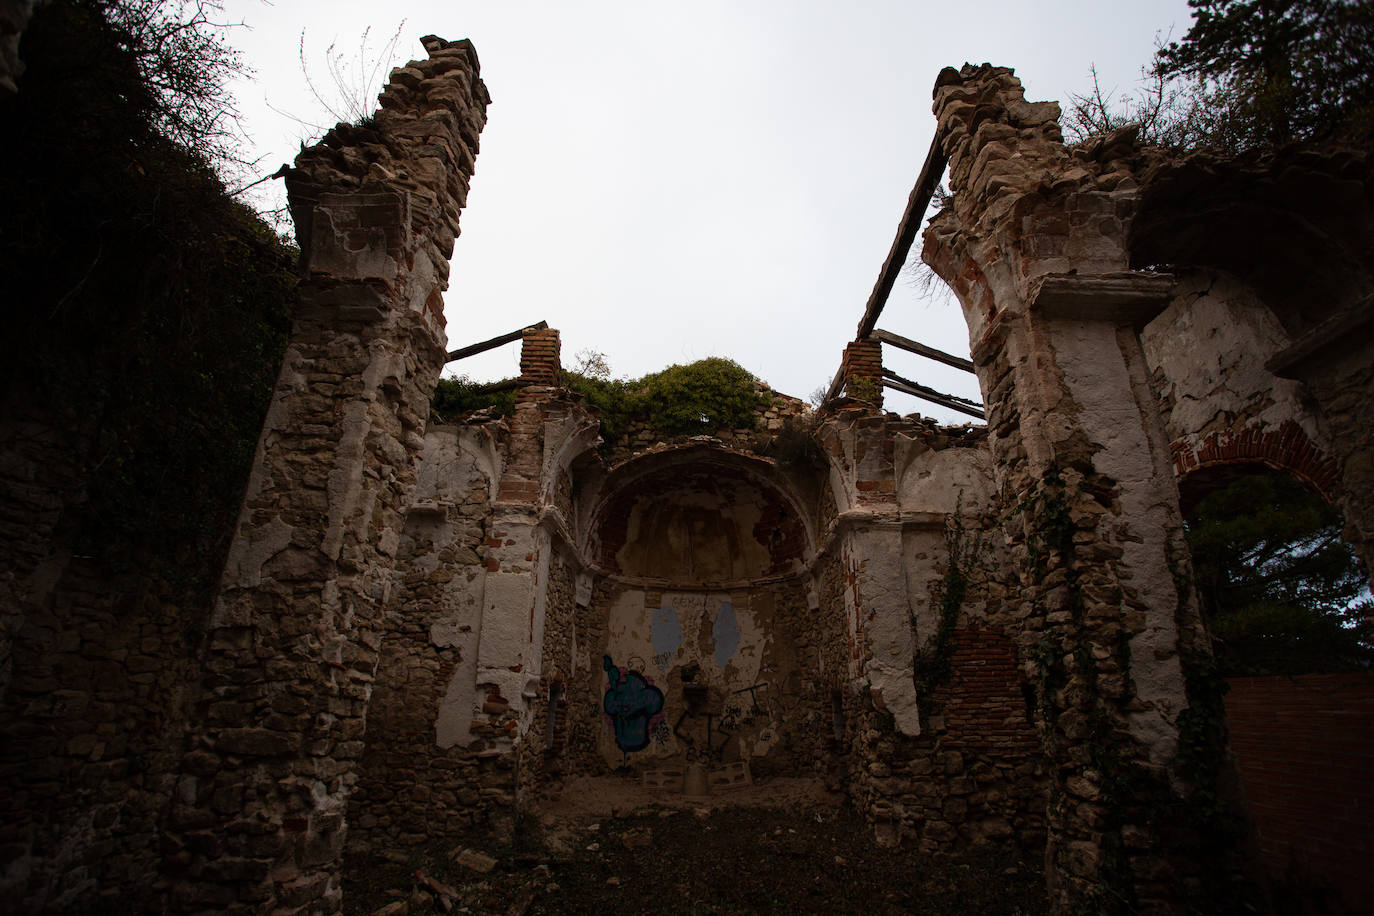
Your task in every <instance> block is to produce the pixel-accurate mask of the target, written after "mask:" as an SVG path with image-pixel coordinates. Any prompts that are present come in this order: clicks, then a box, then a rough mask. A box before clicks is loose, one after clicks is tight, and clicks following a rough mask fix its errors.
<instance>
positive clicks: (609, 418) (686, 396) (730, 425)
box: [434, 354, 767, 446]
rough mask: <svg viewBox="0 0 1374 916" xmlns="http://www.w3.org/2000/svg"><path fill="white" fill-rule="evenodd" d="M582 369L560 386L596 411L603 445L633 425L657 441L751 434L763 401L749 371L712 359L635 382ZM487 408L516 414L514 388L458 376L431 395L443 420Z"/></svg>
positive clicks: (567, 376) (598, 369)
mask: <svg viewBox="0 0 1374 916" xmlns="http://www.w3.org/2000/svg"><path fill="white" fill-rule="evenodd" d="M598 355H599V354H598ZM583 368H591V369H592V371H590V372H586V371H584V372H578V371H565V372H564V373H563V376H562V379H561V381H562V384H563V386H564V387H566V388H568V389H569V390H570V391H574V392H576V393H577V394H580V395H581V396H582V397H583V398H584V399H585V401H586V403H587V404H588V405H589V406H591V407H594V408H596V409H597V410H598V411H600V413H601V437H602V439H603V440H604V441H605V443H606V444H607V446H610V445H614V444H615V443H617V442H619V441H621V439H622V438H623V437H624V435H625V433H626V432H628V430H629V428H630V425H631V424H632V423H633V422H635V421H636V420H643V421H644V422H645V423H646V424H647V426H648V428H649V429H650V430H652V431H653V432H654V433H656V434H658V435H662V436H683V435H698V434H702V433H710V432H715V431H716V430H721V429H753V428H754V424H755V422H756V421H757V416H756V414H755V411H756V410H758V408H760V407H762V406H765V404H766V400H767V399H766V396H765V395H763V394H761V393H760V392H759V382H758V379H756V378H755V377H754V376H753V375H752V374H750V373H749V371H748V370H746V369H745V368H744V367H742V366H740V365H739V364H738V363H736V362H734V361H733V360H729V359H724V358H721V357H717V356H712V357H707V358H706V359H700V360H697V361H696V362H694V363H687V364H686V365H674V366H669V367H668V368H667V369H664V370H662V371H660V372H653V373H650V374H649V375H646V376H644V377H642V378H638V379H615V378H610V377H609V372H608V371H606V370H605V367H604V360H603V361H602V362H601V364H600V366H599V367H597V366H591V367H587V366H584V367H583ZM508 381H514V380H508ZM497 384H498V385H500V384H502V383H497ZM486 407H492V408H495V409H496V411H497V412H498V413H501V414H503V415H506V416H509V415H510V414H511V413H513V412H514V410H515V392H514V389H501V390H495V386H482V385H476V384H474V383H473V382H472V381H471V380H469V379H467V378H466V377H459V378H453V379H444V380H442V381H441V382H440V383H439V388H438V390H437V391H436V392H435V397H434V410H435V412H436V413H438V414H439V415H440V416H441V417H443V418H445V419H452V418H454V417H457V416H458V415H460V414H462V413H464V412H467V411H471V410H478V409H481V408H486Z"/></svg>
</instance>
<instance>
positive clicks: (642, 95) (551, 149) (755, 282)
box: [225, 0, 1189, 422]
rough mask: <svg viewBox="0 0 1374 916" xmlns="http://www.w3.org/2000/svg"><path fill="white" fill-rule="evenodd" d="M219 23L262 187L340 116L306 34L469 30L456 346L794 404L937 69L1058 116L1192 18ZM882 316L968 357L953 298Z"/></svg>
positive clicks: (874, 269)
mask: <svg viewBox="0 0 1374 916" xmlns="http://www.w3.org/2000/svg"><path fill="white" fill-rule="evenodd" d="M225 12H226V15H227V17H228V18H229V19H232V20H235V21H238V20H241V21H242V22H243V23H244V25H245V28H242V29H236V30H234V31H233V32H232V33H231V41H232V42H233V44H234V45H235V46H236V47H238V48H239V49H240V50H242V52H243V55H244V60H245V62H246V63H247V64H248V65H249V66H250V67H251V68H252V69H253V70H254V71H255V75H254V78H253V80H252V81H251V82H249V83H245V84H243V85H240V86H239V87H238V90H237V95H238V99H239V107H240V109H241V111H242V113H243V114H244V115H245V118H246V126H247V129H248V131H249V133H250V135H251V137H252V140H253V141H254V142H255V147H256V148H255V150H254V151H253V152H252V155H253V156H257V157H260V174H267V173H269V172H272V171H274V170H275V169H276V167H277V166H278V165H280V164H281V163H282V162H285V161H288V160H290V159H291V158H292V157H293V156H294V155H295V153H296V152H297V151H298V149H299V144H300V143H301V142H302V141H306V142H310V140H311V139H313V138H312V137H311V136H310V131H309V130H308V129H307V128H304V127H302V126H301V125H300V124H299V123H297V122H296V121H293V120H291V119H290V118H289V117H286V116H284V115H282V114H279V113H277V112H274V111H273V110H272V109H277V110H278V111H282V112H289V113H291V114H292V115H295V116H296V117H297V118H300V119H302V120H305V121H308V122H316V123H320V122H327V121H332V119H331V118H329V117H328V115H326V114H324V113H323V111H322V106H321V104H320V103H319V102H318V101H316V100H315V99H314V98H313V97H312V96H311V94H310V93H309V91H308V89H307V88H306V86H305V80H304V77H303V76H302V72H301V64H300V55H299V52H298V49H299V46H300V45H301V42H302V32H304V46H305V51H306V59H307V62H308V63H309V65H310V68H311V73H312V75H313V76H314V77H315V79H316V82H317V83H328V81H329V80H328V76H327V70H326V68H325V57H326V54H325V49H326V48H327V47H328V46H329V45H330V44H331V43H335V46H336V50H337V51H339V52H341V53H343V54H344V55H345V57H348V58H356V57H357V56H358V52H359V50H360V47H361V39H362V35H363V32H364V30H365V29H368V28H370V29H371V33H370V46H371V47H372V48H373V49H379V48H380V47H381V46H382V45H384V44H385V43H386V41H387V40H388V39H389V38H390V37H391V36H392V35H394V34H395V33H396V31H397V28H398V26H401V24H402V22H403V21H404V26H403V27H402V30H401V36H402V37H401V41H400V43H399V44H398V46H397V51H396V59H395V60H394V61H390V62H388V63H389V64H395V65H399V64H401V63H404V62H405V61H406V60H410V59H413V58H417V57H423V56H424V50H423V48H421V46H420V43H419V40H418V39H419V37H420V36H421V35H426V34H430V33H433V34H436V35H440V36H442V37H444V38H447V39H450V40H456V39H459V38H471V39H472V41H473V43H474V44H475V45H476V47H477V52H478V55H479V56H480V58H481V61H482V77H483V79H484V80H485V81H486V84H487V88H488V89H489V90H490V92H491V96H492V104H491V107H490V109H489V110H488V118H489V121H488V125H487V128H486V131H485V132H484V133H483V135H482V141H481V142H482V149H481V153H480V155H479V156H478V159H477V171H476V174H475V175H474V176H473V181H472V192H471V195H470V196H469V199H468V207H467V209H466V210H465V211H464V213H463V218H462V236H461V237H460V238H459V240H458V243H457V246H456V249H455V251H454V257H453V274H452V277H451V280H450V288H449V291H448V294H447V296H446V314H447V318H448V338H449V345H450V348H453V347H457V346H461V345H463V344H468V343H473V342H475V341H479V340H484V339H486V338H489V337H493V336H495V335H496V334H499V333H502V332H505V331H510V330H514V329H515V328H518V327H521V326H523V325H526V324H531V323H533V322H536V321H539V320H541V319H543V320H547V321H548V322H549V324H550V325H551V326H553V327H555V328H558V329H559V330H560V331H561V332H562V340H563V362H564V365H566V366H571V365H573V363H574V362H575V354H576V353H577V352H578V351H580V350H583V349H594V350H599V351H601V352H603V353H605V355H606V358H607V360H608V362H609V363H610V365H611V368H612V370H613V372H614V373H615V374H616V375H617V376H631V377H637V376H640V375H643V374H645V373H647V372H652V371H655V370H658V369H661V368H663V367H665V366H667V365H669V364H672V363H682V362H690V361H692V360H696V359H701V358H702V357H706V356H727V357H729V358H731V359H734V360H735V361H737V362H739V363H740V364H742V365H743V366H744V367H745V368H747V369H749V370H750V371H751V372H753V373H754V374H756V375H758V376H759V377H761V378H763V379H764V380H766V381H767V382H768V383H769V384H771V385H772V386H773V387H774V388H775V389H777V390H779V391H782V392H785V393H787V394H792V395H795V396H797V397H802V398H805V397H807V396H808V395H809V394H810V393H811V392H812V391H813V390H814V389H816V388H817V387H820V386H824V385H826V384H828V383H829V381H830V378H831V377H832V376H833V375H834V373H835V370H836V368H837V367H838V366H839V360H840V353H841V351H842V349H843V348H844V345H845V343H846V342H847V341H849V340H850V339H851V338H852V337H853V335H854V332H855V328H856V326H857V324H858V321H859V318H860V316H861V313H862V311H863V306H864V302H865V301H866V300H867V298H868V294H869V292H870V290H871V289H872V288H873V283H874V281H875V280H876V278H877V276H878V270H879V268H880V267H881V266H882V262H883V258H884V257H885V256H886V255H887V251H888V248H889V247H890V246H891V244H892V238H893V236H894V235H895V234H896V230H897V223H898V221H899V220H900V218H901V215H902V210H903V209H904V207H905V206H906V199H907V195H908V194H909V193H910V191H911V186H912V184H913V183H914V182H915V180H916V174H917V172H918V171H919V169H920V167H921V163H922V162H923V161H924V158H925V154H926V150H927V148H928V147H929V145H930V139H931V134H932V132H933V130H934V126H935V122H934V118H933V117H932V116H931V113H930V93H931V87H932V86H933V85H934V82H935V77H936V75H937V74H938V73H939V71H940V68H941V67H944V66H947V65H952V66H956V67H957V66H959V65H961V64H963V63H964V62H965V61H972V62H975V63H976V62H982V61H989V62H991V63H994V64H998V65H1002V66H1010V67H1014V68H1016V72H1017V75H1018V76H1020V77H1021V79H1022V81H1023V83H1024V84H1025V86H1026V97H1027V98H1028V99H1030V100H1032V101H1036V100H1041V99H1056V100H1059V101H1060V102H1061V103H1065V102H1066V101H1067V98H1068V96H1069V94H1070V93H1084V92H1086V91H1087V90H1088V88H1089V86H1090V78H1089V74H1088V70H1089V67H1090V66H1092V65H1094V64H1095V65H1096V67H1097V70H1098V73H1099V75H1100V77H1101V83H1102V85H1103V87H1104V88H1115V89H1117V90H1118V91H1121V92H1126V91H1130V90H1132V89H1133V88H1134V87H1135V86H1136V85H1137V81H1138V80H1139V78H1140V70H1141V67H1142V66H1143V65H1145V64H1147V63H1148V62H1149V60H1150V58H1151V57H1152V55H1153V51H1154V44H1155V40H1156V36H1161V37H1163V36H1166V35H1168V34H1169V33H1170V32H1171V31H1172V35H1173V37H1175V38H1177V37H1180V36H1181V35H1182V34H1183V33H1184V32H1185V31H1187V27H1188V23H1189V16H1188V9H1187V3H1186V0H1139V2H1120V0H1113V2H1105V0H1099V2H1086V0H1078V2H1067V0H1059V2H1041V3H1029V2H982V3H968V2H964V3H957V2H944V3H922V2H916V0H907V2H898V0H851V2H849V3H842V2H838V0H736V2H725V0H692V2H690V3H674V4H667V3H660V2H655V0H639V2H590V0H587V2H574V0H564V2H554V0H547V2H536V0H487V2H482V3H477V2H460V0H450V2H444V3H438V2H429V0H425V2H397V3H391V4H385V3H378V2H376V0H368V2H358V0H335V2H331V3H327V4H325V3H291V2H287V0H277V2H276V3H275V4H269V3H267V2H265V0H226V2H225ZM388 69H389V66H387V67H383V68H382V70H383V72H385V71H386V70H388ZM375 91H376V90H375V88H374V89H373V91H372V94H371V95H372V98H374V99H375ZM263 187H264V188H269V187H270V188H271V189H272V190H271V193H275V194H277V195H281V194H282V193H283V192H282V189H281V187H280V183H279V182H273V183H271V184H270V185H264V186H263ZM257 202H258V204H259V205H263V204H264V203H266V205H268V206H273V205H276V203H274V201H273V199H272V198H259V199H258V201H257ZM920 244H921V243H920V240H919V239H918V240H917V243H916V246H915V247H914V249H913V254H912V257H913V258H915V257H916V256H917V254H918V253H919V248H920ZM879 327H883V328H886V329H888V330H890V331H893V332H896V333H898V334H903V335H906V336H908V337H912V338H914V339H916V340H920V341H922V342H924V343H927V344H929V345H931V346H934V347H938V348H940V349H943V350H947V351H950V352H954V353H959V354H961V355H962V354H967V352H968V332H967V329H966V327H965V325H964V322H963V318H962V316H961V315H960V313H959V308H958V306H957V305H956V304H955V303H954V302H953V300H952V299H950V298H948V297H947V295H937V296H935V297H932V298H927V299H922V297H921V296H920V294H919V293H918V291H917V290H916V289H915V288H914V286H913V285H912V284H911V283H910V282H908V281H907V280H906V279H905V278H904V279H902V280H899V281H898V284H897V288H896V289H895V290H894V292H893V294H892V296H891V298H890V299H889V300H888V305H887V308H886V310H885V311H884V313H883V317H882V319H881V321H880V322H879ZM885 349H886V350H887V352H886V353H885V354H884V361H885V364H886V365H887V366H888V368H890V369H893V370H895V371H896V372H898V373H900V374H902V375H904V376H906V377H908V378H914V379H916V380H918V381H921V382H923V383H925V384H927V385H930V386H931V387H934V388H937V389H939V390H943V391H948V392H952V393H956V394H961V395H963V396H966V397H972V398H975V399H981V398H980V395H979V393H978V389H977V383H976V381H975V380H974V378H973V376H971V375H967V374H964V373H961V372H959V371H957V370H952V369H947V368H946V367H944V366H941V365H939V364H936V363H932V362H929V361H927V360H923V359H920V358H918V357H915V356H912V355H910V354H906V353H903V352H901V351H895V350H892V349H891V348H885ZM518 357H519V353H518V345H510V346H507V347H504V348H502V349H500V350H497V351H495V352H493V353H489V354H485V355H483V356H481V357H475V358H473V359H470V360H464V361H462V362H460V363H455V364H453V365H451V366H450V374H452V373H453V372H455V371H461V372H465V373H467V374H469V375H471V376H472V377H474V378H477V379H481V380H489V379H495V378H503V377H507V376H510V375H514V374H516V372H517V368H518ZM886 399H887V407H888V409H889V410H896V411H899V412H902V413H909V412H913V411H914V412H919V413H921V414H923V415H925V416H932V417H937V418H939V419H941V420H943V421H947V422H963V420H964V419H966V418H964V417H962V416H961V415H959V414H956V413H953V412H950V411H947V410H945V409H943V408H940V407H936V406H935V405H933V404H927V403H925V402H923V401H918V400H916V399H914V398H909V397H907V396H905V395H899V394H897V393H895V392H892V391H890V390H889V391H888V392H887V393H886Z"/></svg>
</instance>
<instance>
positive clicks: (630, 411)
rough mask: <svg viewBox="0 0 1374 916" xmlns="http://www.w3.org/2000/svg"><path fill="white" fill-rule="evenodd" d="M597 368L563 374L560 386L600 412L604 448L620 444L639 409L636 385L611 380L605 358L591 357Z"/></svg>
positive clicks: (586, 366)
mask: <svg viewBox="0 0 1374 916" xmlns="http://www.w3.org/2000/svg"><path fill="white" fill-rule="evenodd" d="M594 355H595V356H597V357H598V358H599V359H600V364H599V365H596V364H591V365H589V364H587V363H586V362H585V361H584V362H583V363H582V365H583V366H584V367H585V368H588V369H590V370H591V371H589V372H564V373H563V385H564V386H565V387H566V388H568V389H570V390H572V391H575V392H577V393H578V394H580V395H582V396H583V397H584V398H586V400H587V404H588V405H589V406H591V407H595V408H596V409H597V410H598V411H600V412H601V439H602V442H603V443H604V446H605V447H606V448H608V449H609V448H610V447H611V446H613V445H614V444H615V443H617V442H619V441H620V440H621V439H622V438H623V437H624V436H625V433H626V432H627V431H628V430H629V428H630V420H631V419H632V417H633V415H634V412H635V410H636V409H637V406H638V399H637V397H636V390H635V383H634V382H630V381H627V380H625V379H613V378H611V377H610V375H611V371H610V367H609V366H607V365H606V362H605V357H604V356H602V355H601V354H599V353H597V354H594Z"/></svg>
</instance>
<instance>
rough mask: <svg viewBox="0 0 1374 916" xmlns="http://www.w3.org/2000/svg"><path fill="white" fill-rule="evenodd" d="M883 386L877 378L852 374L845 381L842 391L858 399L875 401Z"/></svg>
mask: <svg viewBox="0 0 1374 916" xmlns="http://www.w3.org/2000/svg"><path fill="white" fill-rule="evenodd" d="M882 390H883V386H882V385H880V384H879V383H878V381H877V379H871V378H865V377H863V376H854V377H851V378H849V379H848V380H846V381H845V384H844V393H845V394H846V395H847V396H849V397H851V398H854V399H855V400H859V401H873V402H877V400H878V396H879V395H880V394H882Z"/></svg>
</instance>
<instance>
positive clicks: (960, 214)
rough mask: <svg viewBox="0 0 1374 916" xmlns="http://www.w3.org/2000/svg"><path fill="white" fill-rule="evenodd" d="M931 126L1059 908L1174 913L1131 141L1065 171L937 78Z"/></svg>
mask: <svg viewBox="0 0 1374 916" xmlns="http://www.w3.org/2000/svg"><path fill="white" fill-rule="evenodd" d="M935 112H936V116H937V118H938V119H939V131H940V136H941V139H942V143H943V145H944V149H945V152H946V153H947V154H948V155H949V157H950V173H949V177H950V182H951V185H952V187H953V190H954V198H953V202H952V205H951V206H949V207H946V209H945V210H943V211H942V212H941V213H940V214H939V215H938V216H937V217H936V218H935V219H934V220H933V221H932V223H931V226H930V228H929V229H928V230H927V232H926V243H925V252H924V257H925V259H926V261H927V263H930V264H931V265H932V266H933V267H934V269H935V270H936V271H937V272H938V273H940V274H941V275H942V276H943V277H944V278H945V279H946V281H947V282H949V283H950V285H951V287H952V288H953V289H954V290H955V292H956V294H957V295H958V296H959V299H960V301H961V303H962V305H963V308H964V314H965V318H966V320H967V322H968V325H969V333H970V342H971V351H972V354H973V360H974V363H975V366H976V367H977V371H978V377H979V383H980V386H981V388H982V391H983V395H984V401H985V403H986V404H987V405H988V425H989V429H990V439H991V446H992V458H993V463H994V467H995V469H996V481H997V489H998V492H999V501H1000V502H1001V505H1002V508H1003V509H1004V510H1005V511H1006V512H1007V515H1006V516H1005V522H1004V524H1003V525H1002V535H1003V538H1004V542H1005V550H1006V554H1005V556H1006V557H1007V559H1008V560H1009V562H1008V563H1007V564H1006V565H1005V566H1004V567H1003V569H1004V570H1006V571H1007V572H1008V573H1009V575H1008V576H1007V579H1006V580H1005V582H1004V584H1005V586H1006V587H1007V588H1008V594H1009V603H1010V604H1011V608H1010V614H1009V616H1010V618H1011V619H1012V620H1013V621H1014V625H1013V627H1011V628H1010V629H1009V630H1008V635H1010V636H1011V638H1012V639H1013V641H1014V643H1015V645H1016V649H1017V660H1018V664H1019V666H1020V668H1021V671H1022V675H1023V678H1025V680H1026V681H1027V682H1028V683H1030V684H1031V685H1033V687H1034V692H1033V696H1034V700H1035V704H1034V705H1035V718H1036V726H1037V731H1038V734H1039V738H1040V746H1041V752H1042V753H1043V755H1044V758H1045V763H1046V766H1047V773H1048V775H1049V776H1050V798H1049V804H1048V807H1047V819H1046V827H1047V838H1048V844H1049V853H1048V866H1049V873H1050V880H1051V891H1052V900H1053V901H1054V904H1055V906H1056V907H1058V908H1061V909H1063V910H1066V911H1067V910H1071V909H1073V908H1075V907H1088V908H1103V909H1109V910H1114V909H1123V908H1129V907H1136V908H1145V909H1149V908H1152V907H1159V908H1164V909H1170V908H1177V907H1179V906H1180V905H1181V901H1182V900H1183V899H1184V898H1185V897H1186V896H1187V895H1188V893H1189V892H1188V891H1187V890H1186V888H1187V887H1188V882H1189V880H1190V874H1191V872H1192V871H1193V870H1194V869H1195V868H1196V863H1197V859H1196V852H1197V851H1195V850H1188V851H1184V850H1181V849H1180V850H1167V851H1166V846H1168V845H1170V844H1169V843H1165V842H1164V841H1163V840H1162V839H1161V837H1160V836H1159V835H1158V834H1157V833H1154V832H1152V831H1157V830H1158V829H1159V827H1158V825H1159V824H1160V820H1159V805H1160V804H1161V802H1160V799H1165V798H1171V797H1172V798H1174V799H1176V800H1175V801H1174V802H1172V804H1174V805H1175V806H1176V807H1177V806H1179V805H1181V804H1182V801H1181V796H1179V795H1176V794H1175V793H1176V792H1186V788H1185V785H1186V780H1185V777H1184V776H1183V774H1182V773H1181V771H1180V768H1179V767H1180V764H1179V761H1178V758H1177V757H1176V748H1177V745H1178V738H1177V735H1178V716H1179V713H1180V712H1181V711H1182V710H1183V709H1185V708H1187V707H1188V705H1189V702H1190V698H1189V696H1188V692H1187V688H1186V684H1185V677H1184V671H1183V665H1182V660H1183V658H1184V656H1185V655H1187V654H1188V653H1196V652H1202V653H1205V652H1206V646H1205V642H1204V637H1203V634H1202V632H1201V628H1200V623H1199V620H1198V616H1197V610H1196V605H1195V601H1194V599H1193V596H1192V594H1191V591H1190V590H1189V589H1188V588H1187V586H1186V585H1184V584H1180V583H1186V572H1185V570H1186V569H1187V563H1188V559H1187V549H1186V545H1185V544H1184V541H1183V536H1182V535H1183V531H1182V521H1181V515H1180V511H1179V508H1178V497H1177V489H1176V486H1175V484H1174V479H1173V473H1172V467H1171V462H1170V454H1169V450H1168V439H1167V437H1166V434H1165V432H1164V430H1163V427H1162V424H1161V423H1160V420H1159V416H1158V411H1157V407H1156V404H1157V395H1156V394H1155V392H1154V391H1153V390H1152V389H1151V387H1150V371H1149V368H1148V365H1147V363H1146V360H1145V357H1144V352H1143V349H1142V347H1141V344H1140V341H1139V337H1138V334H1137V333H1136V328H1137V327H1139V326H1140V325H1141V324H1143V323H1144V322H1145V321H1147V320H1148V319H1149V318H1150V317H1152V316H1153V315H1154V314H1156V313H1157V312H1158V311H1159V310H1161V309H1162V308H1163V307H1164V306H1165V305H1166V304H1167V302H1168V298H1169V295H1170V291H1171V290H1172V288H1173V279H1172V278H1170V277H1166V276H1160V275H1154V274H1149V273H1145V272H1131V271H1130V270H1129V256H1128V252H1127V250H1126V248H1125V237H1126V234H1127V230H1128V227H1129V225H1130V219H1131V216H1132V215H1133V213H1134V212H1135V208H1136V197H1135V191H1136V188H1137V187H1138V182H1137V181H1136V180H1135V179H1134V178H1133V177H1132V167H1133V165H1132V160H1131V157H1132V155H1133V154H1134V147H1133V145H1132V142H1131V140H1132V135H1131V134H1129V133H1122V134H1118V135H1116V136H1113V137H1108V138H1104V139H1101V140H1098V141H1095V142H1094V143H1093V144H1087V145H1084V146H1082V147H1079V148H1078V149H1075V150H1072V151H1070V150H1067V149H1066V148H1065V147H1064V146H1063V144H1062V142H1061V132H1060V128H1059V125H1058V113H1059V112H1058V106H1057V105H1056V104H1054V103H1048V102H1047V103H1028V102H1026V101H1025V99H1024V93H1023V92H1022V89H1021V85H1020V82H1019V81H1018V80H1017V79H1016V78H1015V77H1014V76H1013V74H1012V72H1011V71H1010V70H1007V69H1005V68H998V67H988V66H983V67H973V66H967V67H965V68H964V70H963V71H960V72H956V71H954V70H950V69H947V70H946V71H944V72H943V73H942V74H941V76H940V78H939V80H938V81H937V84H936V90H935ZM1174 853H1177V854H1174Z"/></svg>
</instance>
